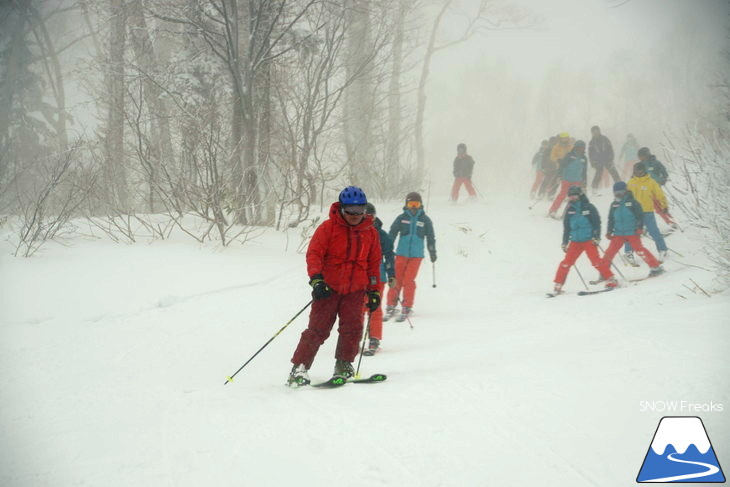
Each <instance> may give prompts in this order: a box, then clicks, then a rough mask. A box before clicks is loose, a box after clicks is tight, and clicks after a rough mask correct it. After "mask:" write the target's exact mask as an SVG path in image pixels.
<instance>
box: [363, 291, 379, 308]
mask: <svg viewBox="0 0 730 487" xmlns="http://www.w3.org/2000/svg"><path fill="white" fill-rule="evenodd" d="M365 306H367V307H368V309H369V310H370V312H371V313H372V312H374V311H375V310H376V309H378V308H379V307H380V292H378V291H368V302H367V304H366V305H365Z"/></svg>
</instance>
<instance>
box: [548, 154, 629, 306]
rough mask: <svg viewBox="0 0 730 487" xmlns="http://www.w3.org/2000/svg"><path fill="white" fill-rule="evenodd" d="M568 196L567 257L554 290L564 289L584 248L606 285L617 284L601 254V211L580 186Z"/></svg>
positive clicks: (564, 230)
mask: <svg viewBox="0 0 730 487" xmlns="http://www.w3.org/2000/svg"><path fill="white" fill-rule="evenodd" d="M576 145H577V142H576ZM568 200H569V201H568V207H567V208H566V210H565V216H564V217H563V244H562V248H563V252H565V258H564V259H563V261H562V262H561V263H560V265H559V266H558V270H557V272H556V273H555V280H554V282H555V287H554V288H553V290H554V292H555V293H556V294H560V293H561V292H562V290H563V284H565V279H566V278H567V277H568V272H570V268H571V267H572V266H573V264H575V261H576V260H578V257H580V256H581V254H582V253H583V252H585V253H586V255H587V256H588V259H589V260H590V261H591V264H592V265H593V267H595V268H596V269H597V270H598V272H599V274H600V276H601V279H602V280H604V281H606V287H607V288H608V287H616V286H617V285H618V283H617V282H616V279H614V277H613V273H611V270H610V269H609V268H608V266H607V265H606V263H604V262H602V261H601V258H600V257H599V255H598V244H599V243H600V239H601V217H600V216H599V215H598V210H596V207H595V206H593V205H592V204H591V202H590V201H588V197H587V196H586V195H585V194H583V190H581V187H580V186H571V187H570V189H568Z"/></svg>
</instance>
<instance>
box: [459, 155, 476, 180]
mask: <svg viewBox="0 0 730 487" xmlns="http://www.w3.org/2000/svg"><path fill="white" fill-rule="evenodd" d="M473 171H474V159H472V158H471V156H470V155H469V154H464V155H463V156H461V157H460V156H456V158H455V159H454V177H455V178H467V179H471V174H472V172H473Z"/></svg>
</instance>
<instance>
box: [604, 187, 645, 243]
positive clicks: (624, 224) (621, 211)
mask: <svg viewBox="0 0 730 487" xmlns="http://www.w3.org/2000/svg"><path fill="white" fill-rule="evenodd" d="M643 226H644V210H642V209H641V204H640V203H639V202H638V201H636V200H635V199H634V195H633V194H632V193H631V191H626V194H625V195H624V197H623V198H621V201H614V202H612V203H611V208H610V209H609V210H608V228H607V230H606V233H608V234H609V235H620V236H624V235H635V234H636V231H637V230H641V229H642V228H643Z"/></svg>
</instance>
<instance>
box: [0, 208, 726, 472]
mask: <svg viewBox="0 0 730 487" xmlns="http://www.w3.org/2000/svg"><path fill="white" fill-rule="evenodd" d="M528 204H529V203H528V202H527V201H526V200H525V199H520V198H517V197H514V198H498V197H493V196H490V195H489V194H488V195H487V200H486V201H483V202H482V203H479V204H474V205H457V206H450V205H448V204H446V202H445V201H432V202H430V204H429V206H428V208H427V210H428V212H429V214H430V215H431V217H432V218H433V220H434V224H435V227H436V231H437V238H438V240H437V246H438V250H439V260H438V262H437V263H436V275H435V278H436V284H437V287H436V288H434V287H432V282H433V281H432V280H433V274H432V267H431V265H430V263H428V262H424V264H423V266H422V268H421V273H420V276H419V280H418V283H419V288H418V294H417V298H416V311H415V316H414V317H413V324H414V327H415V328H414V329H413V330H411V329H410V328H409V327H408V324H407V323H402V324H395V323H386V325H385V329H384V340H383V344H382V346H383V349H382V352H381V353H379V354H378V355H376V356H375V357H371V358H368V357H366V358H364V359H363V365H362V371H363V372H364V373H365V374H369V373H372V372H385V373H387V374H388V376H389V378H388V381H387V382H385V383H383V384H377V385H347V386H345V387H343V388H341V389H338V390H315V389H311V388H305V389H301V390H289V389H287V388H286V387H284V385H283V384H284V381H285V379H286V375H287V373H288V371H289V369H290V367H291V365H290V363H289V358H290V357H291V354H292V352H293V350H294V347H295V345H296V343H297V340H298V338H299V334H300V333H301V331H302V330H303V329H304V327H305V326H306V321H307V320H306V316H302V317H300V318H299V319H297V320H296V321H295V322H294V323H293V324H292V325H290V326H289V327H288V328H287V329H286V330H285V331H284V332H283V333H282V334H281V335H279V336H278V337H277V338H276V340H274V341H273V342H272V343H271V345H270V346H269V347H268V348H267V349H265V350H264V351H263V352H262V353H261V354H260V355H259V356H258V357H257V358H256V359H255V360H254V361H253V362H251V364H249V366H248V367H246V368H245V369H244V370H243V371H242V372H241V373H240V374H239V375H238V376H237V377H236V379H235V380H234V382H233V383H232V384H229V385H226V386H223V383H224V381H225V378H226V376H228V375H230V374H231V373H233V372H234V371H235V370H236V369H237V368H238V367H239V366H240V365H241V364H242V363H243V362H244V361H245V360H246V359H248V358H249V357H250V356H251V355H252V354H253V353H254V352H255V351H256V350H257V349H258V348H259V347H260V346H261V345H263V343H264V342H266V340H268V339H269V338H270V337H271V336H273V334H274V333H276V331H277V330H278V329H279V328H280V327H281V326H282V325H283V324H284V323H286V322H287V321H288V320H289V319H290V318H291V316H293V315H294V314H295V313H296V312H297V311H298V310H299V309H301V308H302V307H303V306H304V305H305V304H306V303H307V301H308V299H309V294H308V286H307V285H306V282H307V276H306V271H305V265H304V258H303V255H300V254H297V253H296V252H295V251H294V250H293V248H295V247H296V243H295V242H296V240H297V238H298V237H297V233H296V232H294V231H292V234H291V235H290V239H289V242H288V250H286V248H287V239H286V236H285V235H283V234H277V233H275V232H269V233H267V234H265V235H264V236H263V237H261V238H259V239H258V240H255V241H253V242H249V243H247V244H246V245H245V246H243V247H241V246H233V247H231V248H228V249H225V250H220V249H217V248H213V247H204V248H199V247H197V246H195V245H193V244H191V243H190V242H189V241H186V240H182V239H181V240H179V241H167V242H155V243H153V244H150V245H147V244H137V245H133V246H120V245H114V244H112V243H109V242H106V241H81V240H77V241H75V242H74V244H73V246H71V247H68V248H66V247H60V246H54V245H51V246H49V247H48V248H47V250H45V251H44V252H43V253H42V254H41V255H38V256H36V257H34V258H31V259H14V258H12V257H10V256H9V255H8V248H7V247H6V248H4V250H3V252H2V254H3V255H2V256H0V310H1V311H0V322H1V325H0V390H2V403H1V406H0V418H1V419H0V442H1V443H0V447H1V448H2V451H3V454H2V455H0V484H2V485H12V486H25V485H28V486H31V485H32V486H36V485H54V486H62V485H105V486H130V485H154V486H159V485H171V486H173V485H174V486H187V485H190V486H193V485H196V486H197V485H217V486H229V485H230V486H280V485H297V486H324V485H353V486H358V485H363V486H373V485H393V486H437V485H438V486H466V485H469V486H472V485H503V486H511V485H514V486H527V485H535V486H552V485H555V486H584V485H622V484H627V483H633V479H634V478H635V477H636V474H637V472H638V469H639V467H640V466H641V462H642V460H643V458H644V455H645V453H646V450H647V447H648V444H649V442H650V441H651V438H652V434H653V433H654V431H655V429H656V425H657V423H658V420H659V418H660V417H661V416H662V413H660V412H641V411H640V401H645V400H646V401H655V400H687V401H691V402H693V403H702V402H708V403H709V402H710V401H714V402H715V403H724V404H725V408H726V411H725V412H723V413H718V412H714V413H705V414H704V415H703V416H702V419H703V421H704V423H705V426H706V427H707V429H708V433H709V434H710V437H711V438H712V440H713V446H714V448H715V451H716V452H717V455H718V458H719V460H720V463H721V464H730V457H729V456H728V455H730V419H729V418H728V412H727V408H730V379H728V377H729V375H728V374H727V370H729V367H728V366H729V365H730V359H729V358H728V357H730V354H728V351H727V348H728V345H729V344H730V340H728V338H730V329H729V328H728V325H730V323H729V320H728V316H729V315H730V295H728V293H727V292H725V293H723V294H713V295H712V297H710V298H708V297H707V296H705V295H704V294H702V293H701V292H700V291H699V290H697V289H696V287H695V286H696V285H695V283H696V284H699V285H700V286H702V288H703V289H705V290H707V291H711V290H713V289H714V287H715V283H714V282H713V278H712V274H711V273H709V272H706V271H704V270H702V269H699V268H697V267H692V266H694V265H698V266H702V267H707V264H706V262H705V261H704V259H703V258H702V253H701V242H696V241H693V240H692V238H691V232H690V231H687V232H685V233H683V234H682V233H677V234H675V235H672V236H671V237H669V239H670V240H669V244H670V247H672V248H673V249H675V250H676V251H677V252H680V253H681V254H682V258H680V257H679V256H677V254H672V259H671V260H670V261H669V262H667V263H666V268H667V270H668V271H669V272H668V273H667V274H666V275H664V276H661V277H660V278H657V279H653V280H648V281H643V282H641V283H639V284H638V285H635V286H630V287H626V288H623V289H620V290H618V291H616V292H612V293H606V294H600V295H596V296H590V297H578V296H576V295H574V294H568V295H566V296H561V297H559V298H556V299H545V298H544V293H545V292H546V291H549V290H550V289H551V287H552V278H553V276H554V273H555V270H556V268H557V265H558V262H559V261H560V259H561V257H562V255H563V254H562V252H561V250H560V236H561V226H560V223H559V222H555V221H553V220H549V219H547V218H545V217H544V213H545V212H546V206H547V205H546V204H544V203H543V204H540V205H538V206H536V207H535V208H534V209H533V210H532V211H528V210H527V206H528ZM596 204H597V206H598V208H599V210H600V211H601V214H602V215H603V216H604V218H605V214H606V209H607V207H608V200H607V199H599V200H598V201H596ZM399 206H400V205H399V204H397V203H393V204H382V205H378V210H379V213H380V216H381V218H382V219H383V220H384V221H385V222H386V225H388V224H389V223H390V221H392V218H393V217H395V215H396V213H397V211H398V210H399ZM649 248H650V249H653V244H651V243H649ZM680 262H681V263H680ZM617 263H618V261H617ZM619 266H620V267H619V268H620V269H621V271H622V272H623V273H624V274H625V276H626V277H627V278H631V277H639V276H643V275H645V274H646V273H647V268H646V267H645V266H643V267H642V268H640V269H634V268H629V267H624V266H623V265H621V264H620V263H619ZM578 268H579V269H580V271H581V272H582V275H583V277H584V278H585V279H586V280H588V279H591V278H594V277H595V271H594V270H593V269H592V268H591V267H590V265H589V264H588V262H587V260H585V258H581V260H579V262H578ZM691 280H694V283H693V282H692V281H691ZM565 288H566V290H567V291H569V292H575V291H578V290H580V289H582V288H583V287H582V284H581V282H580V279H579V278H578V276H577V275H576V274H575V272H574V271H573V272H571V275H570V276H569V278H568V281H567V283H566V287H565ZM693 290H694V291H695V292H693ZM334 342H335V336H334V334H333V337H331V338H330V340H329V341H328V342H327V343H326V344H325V346H324V347H322V349H321V350H320V352H319V355H318V357H317V360H316V361H315V363H314V366H313V369H312V371H311V375H312V377H313V379H325V378H327V377H329V375H330V373H331V370H332V367H333V364H334V358H333V353H334ZM695 414H696V413H689V415H695Z"/></svg>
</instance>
